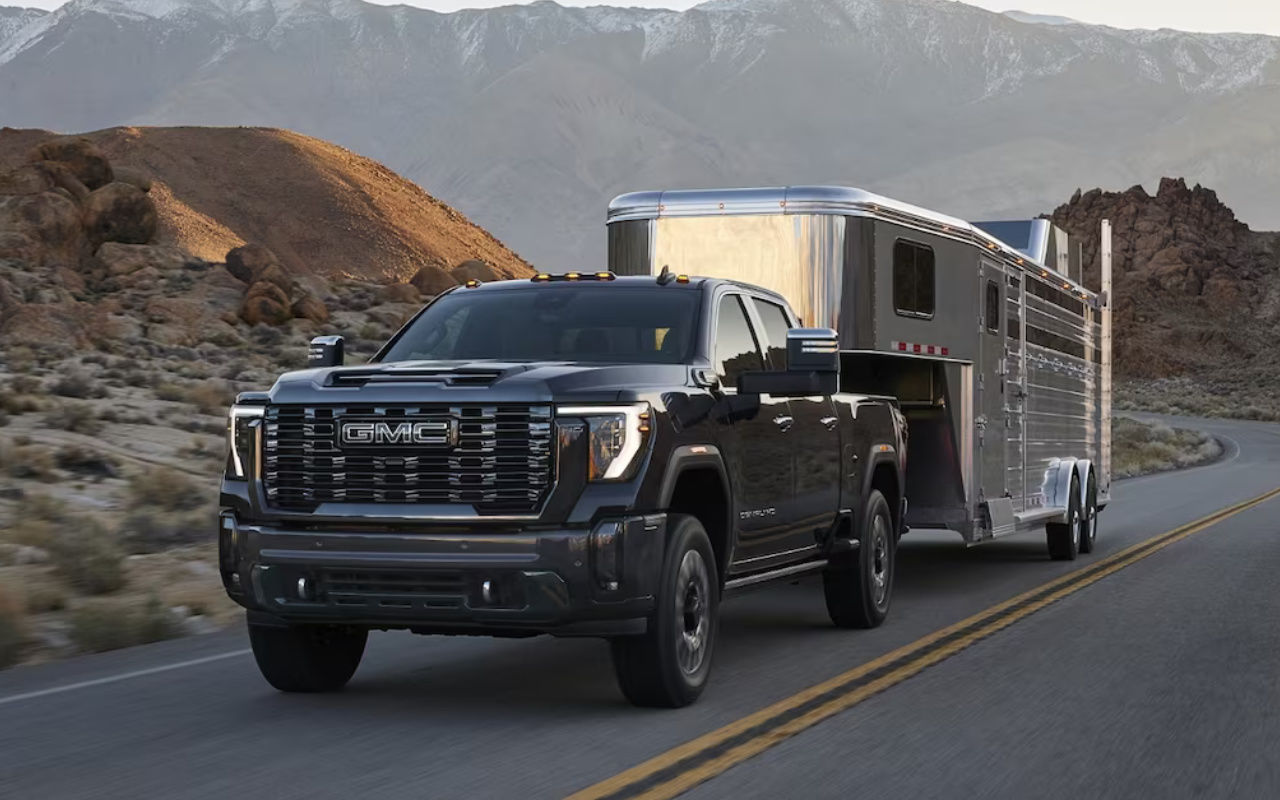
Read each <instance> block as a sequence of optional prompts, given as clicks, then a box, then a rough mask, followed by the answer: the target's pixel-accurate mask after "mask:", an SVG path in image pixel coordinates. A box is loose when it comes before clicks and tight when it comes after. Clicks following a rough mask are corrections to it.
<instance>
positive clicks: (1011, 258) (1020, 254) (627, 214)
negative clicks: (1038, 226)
mask: <svg viewBox="0 0 1280 800" xmlns="http://www.w3.org/2000/svg"><path fill="white" fill-rule="evenodd" d="M779 213H781V214H840V215H850V216H859V217H875V218H877V219H884V220H887V221H890V222H896V223H898V224H901V225H905V226H907V227H911V228H916V229H919V230H924V231H928V232H930V233H934V234H937V235H939V236H946V237H948V238H951V239H958V240H961V241H965V242H969V243H971V244H973V245H975V246H977V247H982V248H984V249H986V250H989V251H991V252H992V254H996V253H999V254H1000V255H1001V256H1002V257H1003V259H1004V260H1005V261H1006V262H1008V263H1010V264H1013V265H1016V266H1019V267H1022V268H1023V269H1025V270H1026V271H1028V272H1040V273H1041V276H1042V277H1048V276H1050V275H1052V277H1053V278H1054V279H1055V280H1060V281H1061V282H1062V284H1063V288H1067V289H1069V290H1071V291H1072V292H1074V293H1076V294H1079V295H1081V296H1082V297H1085V298H1087V299H1090V300H1096V298H1097V295H1096V293H1095V292H1092V291H1089V290H1088V289H1086V288H1085V287H1084V286H1082V285H1081V284H1080V283H1078V282H1076V281H1074V280H1072V279H1070V278H1069V277H1067V276H1066V275H1064V274H1062V273H1061V272H1058V271H1056V270H1053V269H1050V268H1049V267H1048V266H1046V265H1045V264H1044V262H1043V261H1042V260H1041V259H1043V255H1041V254H1038V253H1036V250H1035V248H1034V247H1033V246H1031V245H1032V244H1033V243H1032V242H1028V243H1027V249H1025V250H1024V249H1023V248H1020V247H1015V246H1013V245H1011V244H1009V243H1008V242H1005V241H1003V240H1001V239H999V238H997V237H996V236H994V235H992V234H991V233H989V232H988V231H986V230H983V229H982V228H981V227H979V226H978V225H975V224H973V223H970V222H967V221H965V220H962V219H960V218H958V217H951V216H948V215H946V214H940V213H938V212H936V211H930V210H929V209H927V208H921V207H920V206H913V205H911V204H910V203H903V202H901V201H899V200H894V199H893V198H890V197H882V196H881V195H878V194H873V193H871V192H868V191H865V190H863V189H856V188H853V187H849V186H775V187H763V188H754V189H751V188H743V189H680V190H674V191H649V192H630V193H628V194H622V195H618V196H617V197H615V198H614V199H613V200H612V202H610V203H609V210H608V214H607V217H606V221H607V222H609V223H613V222H625V221H628V220H639V219H658V218H661V217H705V216H718V215H750V214H779ZM1033 223H1034V221H1027V222H1025V223H1024V224H1026V225H1029V226H1030V228H1029V229H1028V230H1030V229H1034V227H1035V226H1034V224H1033ZM984 224H989V223H984Z"/></svg>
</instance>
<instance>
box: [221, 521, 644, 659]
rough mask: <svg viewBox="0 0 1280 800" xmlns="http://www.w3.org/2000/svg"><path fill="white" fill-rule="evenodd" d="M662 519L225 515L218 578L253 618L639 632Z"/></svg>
mask: <svg viewBox="0 0 1280 800" xmlns="http://www.w3.org/2000/svg"><path fill="white" fill-rule="evenodd" d="M665 534H666V516H665V515H663V514H651V515H632V516H623V517H617V518H611V519H606V520H602V521H600V522H598V523H596V524H595V525H593V526H591V527H589V528H588V527H581V528H556V529H537V530H531V529H512V528H493V529H484V528H478V527H477V528H469V529H468V528H459V527H417V528H403V529H400V528H386V529H381V530H356V529H342V528H334V527H329V526H324V527H319V526H308V527H302V526H298V527H292V526H290V527H282V526H280V525H277V524H262V523H252V522H246V521H241V520H240V519H239V518H238V517H237V516H236V514H235V513H234V512H233V511H231V510H229V509H228V510H224V511H223V512H222V514H221V516H220V519H219V538H218V543H219V555H220V567H221V573H222V580H223V585H224V586H225V587H226V589H227V593H228V594H229V595H230V596H231V598H232V599H233V600H235V601H236V602H238V603H240V604H241V605H242V606H244V607H245V608H247V609H249V610H250V613H251V618H252V619H253V620H254V621H255V622H257V623H271V622H277V623H279V624H291V623H338V624H346V625H359V626H365V627H370V628H403V629H409V630H413V631H415V632H419V633H463V634H482V635H529V634H538V633H551V634H554V635H560V636H611V635H621V634H631V633H640V632H643V631H644V626H645V619H646V617H647V615H648V613H649V612H650V610H652V607H653V596H654V593H655V591H656V588H657V580H658V575H659V572H660V570H661V564H662V557H663V552H662V551H663V543H664V542H665V538H666V536H665Z"/></svg>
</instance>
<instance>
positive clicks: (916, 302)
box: [893, 239, 934, 317]
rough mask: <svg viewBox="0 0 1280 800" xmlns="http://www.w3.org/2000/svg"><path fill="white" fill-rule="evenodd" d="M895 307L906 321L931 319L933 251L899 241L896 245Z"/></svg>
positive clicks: (894, 264) (894, 246)
mask: <svg viewBox="0 0 1280 800" xmlns="http://www.w3.org/2000/svg"><path fill="white" fill-rule="evenodd" d="M893 307H894V309H895V310H896V311H897V312H898V313H899V314H901V315H902V316H904V317H932V316H933V308H934V287H933V248H932V247H925V246H924V245H922V244H916V243H915V242H908V241H906V240H905V239H899V240H898V241H896V242H894V244H893Z"/></svg>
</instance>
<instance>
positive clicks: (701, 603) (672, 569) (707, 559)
mask: <svg viewBox="0 0 1280 800" xmlns="http://www.w3.org/2000/svg"><path fill="white" fill-rule="evenodd" d="M667 524H668V526H669V536H668V546H667V554H666V557H665V558H664V560H663V565H662V578H661V581H660V585H659V588H658V593H657V596H656V597H655V607H654V610H653V612H652V613H651V614H650V615H649V626H648V630H647V631H646V632H645V633H644V634H642V635H640V636H620V637H618V638H615V639H613V640H611V641H610V647H611V649H612V652H613V669H614V672H615V673H616V674H617V676H618V686H619V688H621V689H622V693H623V694H624V695H626V698H627V699H628V700H630V701H631V702H632V703H633V704H635V705H637V706H646V707H650V708H680V707H682V706H687V705H689V704H690V703H692V702H693V701H695V700H697V699H698V696H699V695H700V694H702V689H703V687H705V686H706V684H707V678H708V676H709V675H710V674H711V651H712V649H713V646H714V644H715V635H716V629H717V627H718V625H719V623H718V612H719V607H720V581H719V578H718V572H717V571H716V558H715V553H714V551H712V549H711V540H710V539H708V538H707V532H706V530H705V529H704V528H703V527H702V523H701V522H699V521H698V520H697V518H696V517H691V516H686V515H684V514H672V515H671V516H670V517H668V518H667Z"/></svg>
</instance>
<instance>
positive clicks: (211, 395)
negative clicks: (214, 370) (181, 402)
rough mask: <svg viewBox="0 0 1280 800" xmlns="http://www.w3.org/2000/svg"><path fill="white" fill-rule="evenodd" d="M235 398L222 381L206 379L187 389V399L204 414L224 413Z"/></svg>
mask: <svg viewBox="0 0 1280 800" xmlns="http://www.w3.org/2000/svg"><path fill="white" fill-rule="evenodd" d="M233 399H234V397H233V392H232V391H231V389H230V387H228V386H227V385H226V384H225V383H223V382H222V381H214V380H209V381H204V382H203V383H198V384H196V385H195V386H193V387H191V388H190V389H188V390H187V396H186V400H187V402H188V403H190V404H192V405H193V406H195V407H196V408H198V409H199V410H200V412H201V413H202V414H222V413H224V412H225V411H226V408H227V406H229V405H231V401H232V400H233Z"/></svg>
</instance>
